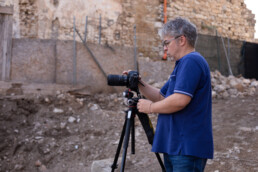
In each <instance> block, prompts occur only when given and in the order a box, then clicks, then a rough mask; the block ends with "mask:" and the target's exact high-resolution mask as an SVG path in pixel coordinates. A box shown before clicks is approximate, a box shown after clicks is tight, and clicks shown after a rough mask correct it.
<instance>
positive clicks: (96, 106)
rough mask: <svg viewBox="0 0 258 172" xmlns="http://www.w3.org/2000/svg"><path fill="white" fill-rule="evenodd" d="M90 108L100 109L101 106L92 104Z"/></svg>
mask: <svg viewBox="0 0 258 172" xmlns="http://www.w3.org/2000/svg"><path fill="white" fill-rule="evenodd" d="M89 106H90V110H92V111H94V110H98V109H99V106H98V105H97V104H90V105H89Z"/></svg>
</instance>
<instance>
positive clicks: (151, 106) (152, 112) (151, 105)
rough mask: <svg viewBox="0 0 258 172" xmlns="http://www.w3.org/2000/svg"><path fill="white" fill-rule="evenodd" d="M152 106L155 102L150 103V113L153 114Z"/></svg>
mask: <svg viewBox="0 0 258 172" xmlns="http://www.w3.org/2000/svg"><path fill="white" fill-rule="evenodd" d="M152 104H153V102H151V103H150V106H149V112H150V113H153V112H152Z"/></svg>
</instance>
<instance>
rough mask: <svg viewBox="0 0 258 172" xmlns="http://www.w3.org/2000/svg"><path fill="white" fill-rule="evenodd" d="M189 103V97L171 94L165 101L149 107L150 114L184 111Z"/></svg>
mask: <svg viewBox="0 0 258 172" xmlns="http://www.w3.org/2000/svg"><path fill="white" fill-rule="evenodd" d="M190 101H191V97H190V96H187V95H184V94H178V93H175V94H172V95H170V96H169V97H167V98H166V99H163V100H161V101H159V102H156V103H152V104H151V105H150V111H151V113H165V114H166V113H174V112H177V111H180V110H182V109H184V108H185V107H186V106H187V105H188V104H189V103H190Z"/></svg>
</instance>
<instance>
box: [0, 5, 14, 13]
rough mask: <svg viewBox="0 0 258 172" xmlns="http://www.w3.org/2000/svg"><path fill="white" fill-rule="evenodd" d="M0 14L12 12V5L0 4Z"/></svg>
mask: <svg viewBox="0 0 258 172" xmlns="http://www.w3.org/2000/svg"><path fill="white" fill-rule="evenodd" d="M0 14H10V15H11V14H13V6H0Z"/></svg>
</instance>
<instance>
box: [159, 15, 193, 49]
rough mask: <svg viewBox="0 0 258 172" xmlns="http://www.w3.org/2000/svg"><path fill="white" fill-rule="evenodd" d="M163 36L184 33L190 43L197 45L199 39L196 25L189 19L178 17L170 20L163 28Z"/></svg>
mask: <svg viewBox="0 0 258 172" xmlns="http://www.w3.org/2000/svg"><path fill="white" fill-rule="evenodd" d="M161 34H162V35H161V36H162V38H164V37H165V36H173V37H177V36H181V35H184V36H185V37H186V39H187V41H188V43H189V44H190V45H191V46H192V47H195V43H196V40H197V29H196V26H195V25H194V24H193V23H191V22H190V21H189V20H187V19H184V18H181V17H177V18H175V19H174V20H170V21H168V22H167V23H166V24H164V26H163V28H162V33H161Z"/></svg>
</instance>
